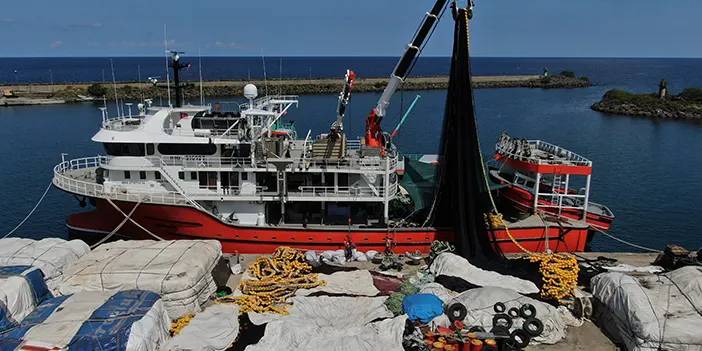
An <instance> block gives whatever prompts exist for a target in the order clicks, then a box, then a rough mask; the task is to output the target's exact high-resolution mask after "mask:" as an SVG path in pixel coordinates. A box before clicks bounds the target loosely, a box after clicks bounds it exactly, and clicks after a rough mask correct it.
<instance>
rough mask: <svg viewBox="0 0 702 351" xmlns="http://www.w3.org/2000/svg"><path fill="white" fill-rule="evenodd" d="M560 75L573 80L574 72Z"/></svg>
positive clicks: (565, 72)
mask: <svg viewBox="0 0 702 351" xmlns="http://www.w3.org/2000/svg"><path fill="white" fill-rule="evenodd" d="M560 75H562V76H564V77H568V78H575V72H573V71H561V74H560Z"/></svg>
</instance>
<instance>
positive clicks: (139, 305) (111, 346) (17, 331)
mask: <svg viewBox="0 0 702 351" xmlns="http://www.w3.org/2000/svg"><path fill="white" fill-rule="evenodd" d="M69 297H70V295H69V296H61V297H56V298H52V299H49V300H47V301H45V302H44V303H42V304H41V305H40V306H39V307H37V309H36V310H35V311H34V312H32V313H31V314H30V315H29V316H27V318H25V319H24V321H22V323H20V325H19V326H18V327H15V328H13V329H11V330H9V331H7V332H4V333H0V351H10V350H14V349H15V348H16V347H17V346H18V345H19V344H20V343H21V342H22V338H23V337H24V335H25V334H26V333H27V332H28V331H29V329H31V328H32V327H34V326H35V325H38V324H41V323H42V322H44V321H45V320H46V319H47V318H48V317H49V316H50V315H51V314H52V313H53V312H54V311H55V310H56V309H57V308H58V307H59V306H60V305H61V304H62V303H64V302H65V301H66V299H68V298H69ZM158 300H159V296H158V294H156V293H153V292H150V291H144V290H127V291H120V292H117V293H115V294H114V295H113V296H111V297H110V298H109V299H108V300H107V301H106V302H105V303H104V304H103V305H102V306H100V307H98V308H97V309H96V310H95V311H94V312H93V314H92V315H91V316H90V317H89V318H88V319H87V320H86V321H85V322H83V325H82V326H81V327H80V329H79V330H78V332H76V334H75V335H74V336H73V338H72V339H71V341H70V343H69V344H68V345H66V347H67V348H68V349H70V350H91V351H92V350H101V351H121V350H126V347H127V342H128V341H129V335H130V332H131V328H132V324H134V322H136V321H138V320H140V319H141V318H143V317H144V315H146V313H147V312H149V310H151V308H152V307H153V305H154V304H155V303H156V301H158ZM68 303H70V301H68Z"/></svg>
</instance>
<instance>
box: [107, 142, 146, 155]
mask: <svg viewBox="0 0 702 351" xmlns="http://www.w3.org/2000/svg"><path fill="white" fill-rule="evenodd" d="M103 146H104V147H105V152H106V153H107V154H108V155H110V156H144V155H145V148H144V144H136V143H104V144H103Z"/></svg>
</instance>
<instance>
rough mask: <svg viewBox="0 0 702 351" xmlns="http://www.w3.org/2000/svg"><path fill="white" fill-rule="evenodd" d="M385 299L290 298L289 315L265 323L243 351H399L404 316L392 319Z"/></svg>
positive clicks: (400, 348) (401, 349)
mask: <svg viewBox="0 0 702 351" xmlns="http://www.w3.org/2000/svg"><path fill="white" fill-rule="evenodd" d="M386 299H387V297H328V296H320V297H293V298H292V302H293V306H292V308H291V309H290V315H288V316H285V317H282V318H279V319H277V320H275V321H272V322H270V323H268V324H267V325H266V332H265V334H264V335H263V338H262V339H261V340H260V341H259V342H258V344H256V345H250V346H248V347H247V348H246V351H270V350H286V351H295V350H299V351H377V350H383V351H403V348H402V338H403V333H404V329H405V324H406V321H407V316H399V317H396V318H392V316H393V314H392V312H390V311H389V310H388V309H387V307H385V305H384V303H385V300H386ZM389 318H392V319H389ZM381 319H382V320H381ZM378 320H379V321H378ZM374 321H376V322H374Z"/></svg>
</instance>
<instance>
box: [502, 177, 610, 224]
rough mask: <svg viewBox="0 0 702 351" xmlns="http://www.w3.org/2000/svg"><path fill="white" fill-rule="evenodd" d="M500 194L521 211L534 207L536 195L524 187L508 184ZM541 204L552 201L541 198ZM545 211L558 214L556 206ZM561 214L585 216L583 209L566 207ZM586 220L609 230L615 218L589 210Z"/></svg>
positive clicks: (576, 216)
mask: <svg viewBox="0 0 702 351" xmlns="http://www.w3.org/2000/svg"><path fill="white" fill-rule="evenodd" d="M499 196H500V197H501V198H503V199H506V200H508V201H510V202H511V203H512V204H513V205H514V207H515V208H517V209H519V210H521V211H531V210H532V209H533V208H534V195H533V194H532V193H530V192H529V191H526V190H524V189H520V188H518V187H515V186H511V185H509V184H508V186H507V187H506V188H502V189H500V190H499ZM539 204H542V205H548V204H550V203H549V202H548V201H544V200H539ZM544 211H546V212H548V213H551V214H554V215H558V210H557V209H555V208H548V207H545V208H544ZM560 215H561V216H563V217H566V218H570V219H575V220H581V219H582V218H583V211H581V210H576V209H564V210H563V211H562V212H561V213H560ZM586 221H587V223H588V224H590V225H591V226H593V227H595V228H597V229H600V230H603V231H608V230H609V228H610V227H611V226H612V222H613V218H610V217H606V216H600V215H597V214H594V213H591V212H588V213H587V219H586Z"/></svg>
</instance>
